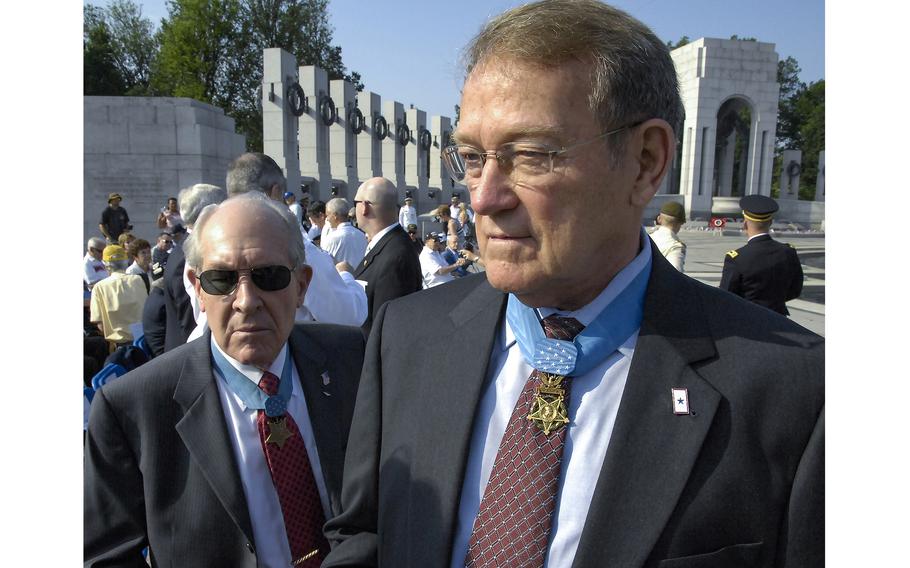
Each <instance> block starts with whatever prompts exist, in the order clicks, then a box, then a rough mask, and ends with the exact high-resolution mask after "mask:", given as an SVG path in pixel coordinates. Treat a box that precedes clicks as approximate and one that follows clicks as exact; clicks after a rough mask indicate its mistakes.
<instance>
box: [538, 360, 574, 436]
mask: <svg viewBox="0 0 910 568" xmlns="http://www.w3.org/2000/svg"><path fill="white" fill-rule="evenodd" d="M563 379H565V376H563V375H555V374H552V373H543V372H541V373H540V385H538V386H537V395H536V397H535V398H534V402H533V403H531V413H530V414H528V420H530V421H531V422H533V423H534V425H535V426H537V427H538V428H540V429H541V430H543V433H544V434H546V435H547V436H549V435H550V432H556V431H558V430H559V429H560V428H562V427H563V426H565V425H566V424H568V423H569V414H568V412H567V411H566V403H565V393H566V391H565V390H564V389H562V388H560V387H561V386H562V381H563Z"/></svg>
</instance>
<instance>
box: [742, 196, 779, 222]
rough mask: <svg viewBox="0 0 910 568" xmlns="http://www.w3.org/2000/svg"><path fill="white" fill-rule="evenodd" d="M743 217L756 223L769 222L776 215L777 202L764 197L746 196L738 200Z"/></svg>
mask: <svg viewBox="0 0 910 568" xmlns="http://www.w3.org/2000/svg"><path fill="white" fill-rule="evenodd" d="M739 206H740V208H741V209H742V210H743V217H745V218H746V219H748V220H750V221H755V222H756V223H764V222H766V221H770V220H771V218H772V217H774V214H775V213H777V209H778V207H777V202H776V201H774V200H773V199H771V198H770V197H768V196H766V195H747V196H745V197H743V198H742V199H740V200H739Z"/></svg>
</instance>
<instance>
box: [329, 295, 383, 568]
mask: <svg viewBox="0 0 910 568" xmlns="http://www.w3.org/2000/svg"><path fill="white" fill-rule="evenodd" d="M385 312H386V309H385V308H382V309H380V310H379V315H378V317H377V320H376V322H375V325H374V327H373V331H372V333H371V334H370V339H369V341H368V342H367V347H366V356H365V357H364V362H363V373H362V374H361V376H360V386H359V388H358V390H357V402H356V404H355V406H354V420H353V422H352V424H351V432H350V435H349V436H348V447H347V453H346V455H345V460H344V483H343V485H342V490H341V508H342V511H341V514H339V515H338V516H336V517H335V518H333V519H331V520H330V521H329V522H328V523H327V524H326V526H325V534H326V537H327V538H328V539H329V541H330V542H331V543H332V545H333V548H332V551H331V552H330V553H329V556H328V557H327V558H326V560H325V561H324V562H323V564H322V568H332V567H335V568H337V567H340V566H348V567H355V566H356V567H364V566H376V565H377V564H378V558H377V554H378V552H377V551H378V546H379V537H378V534H377V514H378V499H379V495H378V490H379V452H380V447H379V444H380V432H381V429H382V385H381V382H382V380H381V374H382V367H381V365H382V360H381V357H380V347H381V345H380V344H381V342H382V339H381V336H382V321H383V319H384V318H385Z"/></svg>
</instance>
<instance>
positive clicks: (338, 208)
mask: <svg viewBox="0 0 910 568" xmlns="http://www.w3.org/2000/svg"><path fill="white" fill-rule="evenodd" d="M350 208H351V204H350V203H348V200H347V199H345V198H344V197H336V198H334V199H329V202H328V203H326V204H325V211H326V213H334V214H335V215H340V216H342V217H347V216H348V210H349V209H350Z"/></svg>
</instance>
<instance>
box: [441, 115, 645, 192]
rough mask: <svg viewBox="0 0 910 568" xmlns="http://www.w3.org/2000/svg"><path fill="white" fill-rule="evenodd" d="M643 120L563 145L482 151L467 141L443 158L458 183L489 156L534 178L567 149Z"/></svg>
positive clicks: (478, 169) (516, 144)
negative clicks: (560, 146) (559, 146)
mask: <svg viewBox="0 0 910 568" xmlns="http://www.w3.org/2000/svg"><path fill="white" fill-rule="evenodd" d="M643 122H644V121H638V122H634V123H632V124H627V125H625V126H621V127H619V128H614V129H613V130H608V131H607V132H603V133H601V134H598V135H597V136H595V137H593V138H589V139H587V140H582V141H581V142H577V143H575V144H572V145H570V146H564V147H562V148H552V147H548V146H545V145H543V144H536V143H533V142H513V143H511V144H505V145H503V146H501V147H500V148H499V149H498V150H486V151H484V150H481V149H479V148H475V147H473V146H470V145H468V144H453V145H451V146H447V147H445V148H444V149H443V151H442V158H443V163H444V164H445V165H446V170H448V173H449V175H450V176H451V177H452V179H453V180H455V181H457V182H461V181H463V180H464V179H465V178H466V177H472V178H474V177H480V173H481V172H482V171H483V167H484V165H486V163H487V159H489V158H494V159H495V160H496V161H497V162H498V163H499V166H500V167H501V168H503V170H505V171H506V172H509V173H510V174H511V173H515V174H519V175H521V176H525V177H534V176H539V175H545V174H549V173H551V172H552V171H553V165H554V162H555V159H556V158H557V157H559V156H562V155H563V154H565V153H566V152H569V151H570V150H574V149H575V148H578V147H580V146H584V145H586V144H590V143H591V142H595V141H597V140H600V139H602V138H606V137H607V136H610V135H613V134H616V133H618V132H622V131H623V130H626V129H629V128H635V127H636V126H639V125H641V124H642V123H643Z"/></svg>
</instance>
